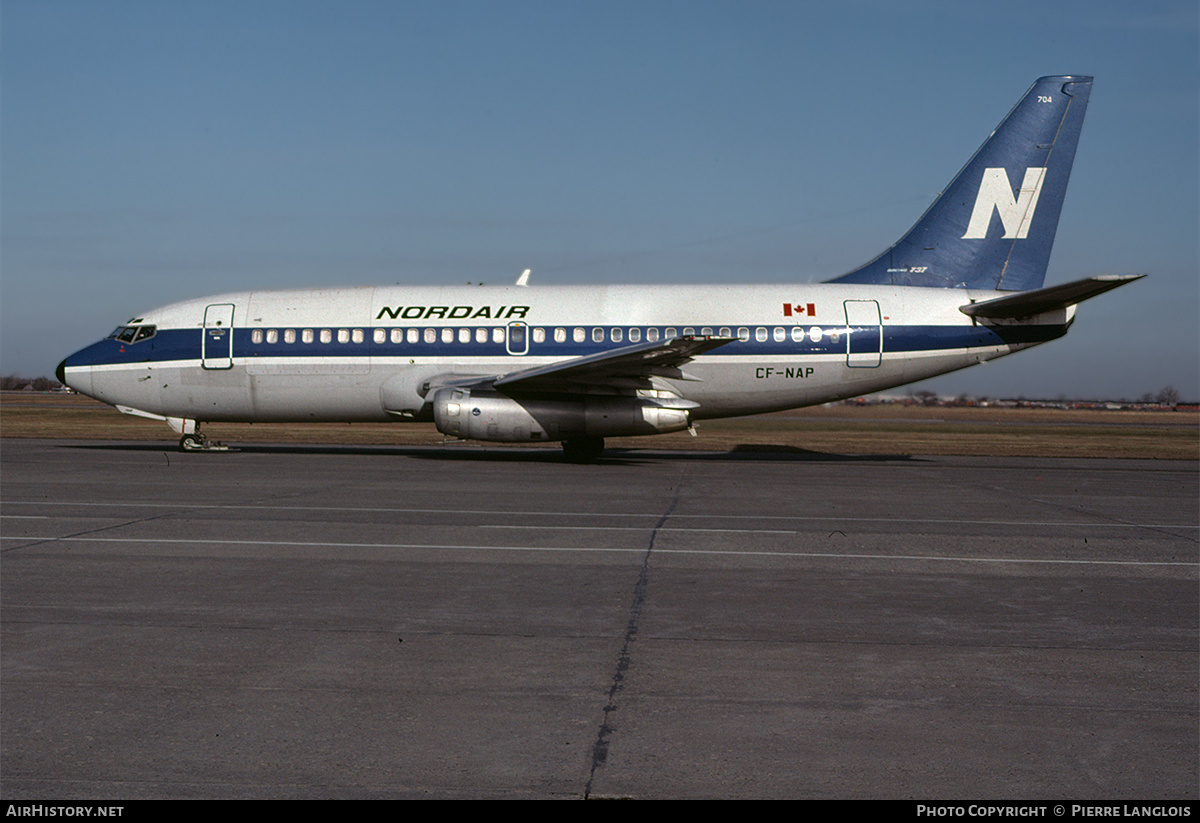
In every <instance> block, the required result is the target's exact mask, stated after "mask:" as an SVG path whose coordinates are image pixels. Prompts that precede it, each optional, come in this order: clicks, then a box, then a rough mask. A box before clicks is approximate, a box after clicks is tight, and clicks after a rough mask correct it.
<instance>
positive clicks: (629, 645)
mask: <svg viewBox="0 0 1200 823" xmlns="http://www.w3.org/2000/svg"><path fill="white" fill-rule="evenodd" d="M681 485H682V482H677V483H676V484H675V496H674V497H673V498H672V499H671V504H670V505H669V506H667V510H666V511H665V512H663V514H662V517H660V518H658V522H657V523H655V524H654V528H653V529H652V530H651V531H650V540H649V543H648V544H647V546H646V552H645V554H644V555H643V556H642V567H641V569H640V570H639V571H638V579H637V585H635V586H634V589H633V602H632V603H631V604H630V607H629V621H628V622H627V623H626V625H625V638H624V641H623V642H622V644H621V651H620V653H619V654H618V655H617V665H616V670H615V671H614V672H613V677H612V683H611V684H610V685H609V688H608V700H607V701H606V703H605V705H604V718H603V720H601V722H600V728H599V729H598V730H597V732H596V742H595V743H594V744H593V746H592V765H591V769H590V771H589V773H588V780H587V785H585V786H584V789H583V799H584V800H587V799H588V798H589V797H590V796H591V794H592V786H593V784H594V783H595V780H596V775H597V773H598V772H599V771H600V770H601V769H602V768H604V764H605V763H606V762H607V761H608V747H609V743H610V742H611V740H612V732H613V724H612V719H613V715H614V714H615V713H616V711H617V699H618V697H619V696H620V694H621V691H622V690H623V689H624V687H625V675H626V673H627V672H628V671H629V666H630V662H631V659H632V650H633V643H634V641H636V640H637V634H638V628H639V626H640V625H641V621H642V606H643V604H644V603H645V600H646V585H647V583H648V582H649V577H650V555H651V553H652V552H653V551H654V542H655V540H657V539H658V533H659V531H660V530H661V529H662V528H663V526H664V525H666V522H667V520H669V519H670V517H671V513H672V512H674V511H675V507H676V506H677V505H678V504H679V489H680V486H681Z"/></svg>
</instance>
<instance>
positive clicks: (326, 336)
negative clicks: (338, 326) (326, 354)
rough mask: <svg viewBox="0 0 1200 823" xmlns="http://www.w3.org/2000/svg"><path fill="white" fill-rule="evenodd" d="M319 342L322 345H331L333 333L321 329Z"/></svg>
mask: <svg viewBox="0 0 1200 823" xmlns="http://www.w3.org/2000/svg"><path fill="white" fill-rule="evenodd" d="M321 342H322V343H332V342H333V332H332V331H331V330H330V329H321Z"/></svg>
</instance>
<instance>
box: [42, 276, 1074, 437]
mask: <svg viewBox="0 0 1200 823" xmlns="http://www.w3.org/2000/svg"><path fill="white" fill-rule="evenodd" d="M998 294H999V293H997V292H990V291H968V290H963V289H942V288H920V287H905V286H890V287H889V286H871V285H832V284H812V285H760V286H608V287H600V286H550V287H547V286H537V287H519V286H506V287H496V286H489V287H484V286H474V287H472V286H468V287H459V288H430V287H405V286H387V287H360V288H336V289H320V290H318V289H314V290H289V291H256V292H237V293H230V294H222V295H217V296H213V297H207V298H202V299H196V300H189V301H185V302H181V303H176V304H174V305H170V306H166V307H164V308H160V309H155V310H153V311H150V312H147V313H146V314H144V315H142V316H141V317H139V318H137V319H136V321H131V325H130V326H128V327H127V328H126V334H125V335H124V336H125V337H126V338H127V339H125V340H122V339H119V338H118V337H110V338H108V339H106V340H104V341H101V342H99V343H97V344H94V345H93V346H91V347H89V348H86V349H84V350H82V351H80V352H78V353H76V354H75V355H72V356H71V357H70V358H68V360H67V361H65V363H64V371H65V377H66V382H67V383H68V384H69V385H71V386H72V387H74V388H76V389H78V390H79V391H81V392H83V393H85V394H88V395H91V396H92V397H95V398H97V399H100V400H103V401H104V402H106V403H110V404H113V405H116V406H120V407H126V408H128V409H136V410H140V411H142V412H147V413H150V414H154V415H161V416H164V417H169V418H186V419H193V420H199V421H249V422H254V421H316V420H327V421H373V420H374V421H382V420H389V419H397V418H414V419H427V417H428V414H427V412H428V410H427V409H426V410H425V411H424V412H423V411H422V404H423V400H424V396H425V395H424V394H423V392H422V388H423V385H422V384H423V383H424V382H425V381H428V380H429V379H430V378H433V377H436V376H445V375H455V376H460V375H461V376H462V377H489V376H500V375H504V374H509V373H512V372H515V371H518V370H523V369H528V368H530V367H533V366H537V365H543V364H550V363H555V362H560V361H564V360H571V359H574V358H580V357H585V356H588V355H594V354H597V353H602V352H605V351H609V350H615V349H619V348H621V347H624V346H629V345H630V344H634V343H643V342H652V341H654V340H667V339H669V338H672V337H680V336H700V337H710V336H717V337H734V338H737V339H736V340H733V341H732V342H729V343H726V344H725V345H722V346H720V347H719V348H716V349H714V350H712V351H709V352H707V353H705V354H702V355H700V356H698V357H696V358H695V359H694V360H693V361H691V362H689V363H687V364H686V365H685V366H684V367H683V368H682V373H679V374H676V375H665V376H663V375H658V376H653V377H652V378H650V379H648V381H647V382H645V383H643V384H641V385H630V386H628V387H627V393H628V394H630V395H635V394H637V392H638V391H644V390H647V389H651V390H653V391H656V392H663V393H668V394H672V395H676V396H678V397H679V398H683V399H684V400H687V401H691V402H692V403H694V404H697V405H696V406H695V407H694V408H692V409H691V411H690V416H691V418H692V419H704V418H716V417H728V416H734V415H746V414H755V413H760V412H767V411H773V410H778V409H787V408H795V407H800V406H807V405H813V404H817V403H824V402H828V401H831V400H837V399H840V398H846V397H853V396H856V395H861V394H864V393H868V392H874V391H879V390H882V389H886V388H889V387H893V386H899V385H903V384H906V383H911V382H914V381H917V380H922V379H925V378H928V377H931V376H933V375H937V374H942V373H944V372H948V371H953V370H955V369H960V368H964V367H966V366H970V365H973V364H975V363H979V362H983V361H985V360H990V359H992V358H995V357H1000V356H1002V355H1005V354H1009V353H1011V352H1013V351H1017V350H1019V349H1022V348H1027V347H1028V346H1031V345H1036V344H1037V343H1040V342H1044V341H1045V340H1049V339H1053V338H1054V337H1058V336H1060V335H1061V334H1063V333H1064V332H1065V330H1066V327H1067V325H1068V324H1069V322H1070V319H1071V316H1072V315H1073V309H1068V310H1059V311H1055V312H1051V313H1048V314H1046V315H1041V316H1038V317H1035V318H1030V319H1027V320H1022V321H1021V322H1015V321H999V322H989V323H987V324H986V325H985V324H981V323H980V322H979V321H977V320H972V318H970V317H968V316H966V315H964V314H963V313H962V312H960V311H959V307H960V306H962V305H964V304H967V303H970V302H972V301H982V300H987V299H990V298H994V297H996V296H997V295H998ZM151 326H152V327H153V330H152V333H151V332H150V331H147V332H145V334H146V335H147V336H145V337H144V339H140V340H134V338H135V337H137V334H136V333H134V332H131V331H130V329H132V328H135V327H136V328H148V327H151ZM597 391H599V392H601V393H603V394H614V393H615V394H621V393H626V392H625V390H624V389H622V388H621V387H620V386H617V387H615V388H614V387H613V386H606V387H601V388H598V389H597Z"/></svg>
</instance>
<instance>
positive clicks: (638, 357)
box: [492, 335, 737, 394]
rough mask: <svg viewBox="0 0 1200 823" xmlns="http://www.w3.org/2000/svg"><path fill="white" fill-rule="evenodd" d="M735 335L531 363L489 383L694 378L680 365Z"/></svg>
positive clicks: (566, 387)
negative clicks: (546, 363)
mask: <svg viewBox="0 0 1200 823" xmlns="http://www.w3.org/2000/svg"><path fill="white" fill-rule="evenodd" d="M734 340H737V338H736V337H715V336H708V337H698V336H691V335H689V336H685V337H672V338H670V339H668V340H662V341H656V342H653V343H635V344H633V345H632V346H623V347H621V348H619V349H613V350H611V351H606V352H600V353H598V354H591V355H587V356H585V357H576V358H574V359H572V360H564V361H562V362H559V363H551V364H550V365H548V366H534V367H533V368H529V369H522V370H521V371H515V372H510V373H508V374H505V375H501V376H500V377H497V378H496V379H495V380H494V381H493V383H492V385H493V386H494V387H495V388H497V389H499V390H501V391H503V392H504V393H506V394H511V393H520V392H526V391H532V392H544V391H567V392H570V391H582V390H585V388H586V387H588V386H606V387H611V388H622V387H643V386H644V384H645V382H646V381H647V380H649V378H651V377H667V378H673V379H675V380H695V379H696V378H694V377H692V376H690V375H688V374H687V373H686V372H684V371H682V370H681V369H680V366H683V365H685V364H686V363H688V362H689V361H691V360H692V358H694V357H696V356H697V355H700V354H703V353H704V352H706V351H711V350H712V349H715V348H717V347H718V346H724V345H725V344H726V343H732V342H733V341H734Z"/></svg>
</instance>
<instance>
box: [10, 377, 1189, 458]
mask: <svg viewBox="0 0 1200 823" xmlns="http://www.w3.org/2000/svg"><path fill="white" fill-rule="evenodd" d="M698 428H699V429H700V432H701V434H700V437H691V436H690V435H689V434H687V433H686V432H678V433H675V434H668V435H662V436H659V437H654V438H642V437H624V438H621V437H618V438H610V439H609V440H608V444H609V446H610V447H614V448H634V449H637V448H643V449H645V448H650V449H693V450H704V451H734V450H762V451H805V452H824V453H834V454H940V455H992V456H1022V457H1140V458H1155V459H1177V460H1196V459H1198V458H1200V413H1197V412H1196V411H1194V410H1193V411H1179V412H1170V411H1158V412H1153V411H1147V412H1142V411H1093V410H1059V409H980V408H941V407H928V408H927V407H920V406H865V407H855V406H842V405H837V406H828V407H825V406H821V407H816V408H811V409H798V410H795V411H790V412H780V413H777V414H769V415H761V416H759V417H744V418H736V419H732V420H711V421H704V422H703V423H701V424H700V425H699V426H698ZM205 432H206V433H207V434H208V435H209V436H210V437H212V438H214V439H217V440H221V441H224V442H227V443H233V444H236V443H328V444H351V445H433V444H439V443H442V442H444V440H445V438H443V437H442V435H441V434H439V433H438V432H437V431H436V430H435V429H434V428H433V425H432V424H428V423H394V424H389V423H355V424H346V423H297V424H283V423H274V424H255V425H250V424H238V423H213V424H209V425H207V426H206V427H205ZM0 436H3V437H28V438H47V439H72V440H74V439H78V440H148V441H164V442H172V441H174V440H175V435H174V434H173V433H172V432H171V430H170V429H168V428H167V426H166V424H164V423H159V422H156V421H153V420H147V419H144V418H139V417H132V416H130V415H125V414H120V413H118V412H117V411H115V410H114V409H112V408H111V407H109V406H106V405H104V404H102V403H98V402H96V401H94V400H91V399H90V398H87V397H83V396H81V395H75V394H57V393H50V394H44V393H33V392H5V393H3V395H2V396H0ZM551 445H553V444H551ZM548 447H551V446H548V445H545V444H543V445H539V446H531V447H522V448H548ZM555 447H556V446H555Z"/></svg>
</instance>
